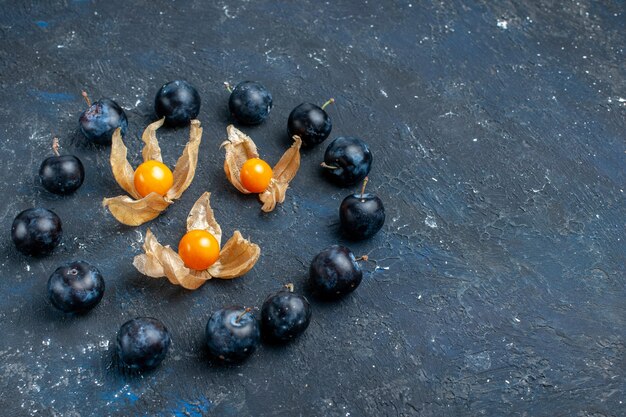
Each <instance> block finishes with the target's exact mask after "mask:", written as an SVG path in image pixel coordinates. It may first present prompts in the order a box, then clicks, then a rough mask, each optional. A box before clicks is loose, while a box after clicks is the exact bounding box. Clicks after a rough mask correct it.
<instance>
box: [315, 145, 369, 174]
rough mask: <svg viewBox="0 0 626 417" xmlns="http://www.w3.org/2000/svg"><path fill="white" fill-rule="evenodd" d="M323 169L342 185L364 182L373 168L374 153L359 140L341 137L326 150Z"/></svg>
mask: <svg viewBox="0 0 626 417" xmlns="http://www.w3.org/2000/svg"><path fill="white" fill-rule="evenodd" d="M322 167H324V168H325V170H326V173H327V174H328V175H329V176H330V177H331V178H332V179H333V180H334V181H335V182H337V183H338V184H340V185H352V184H355V183H357V182H359V181H362V180H363V179H364V178H365V177H367V174H369V172H370V169H371V168H372V153H371V152H370V149H369V146H368V145H367V143H365V142H364V141H362V140H361V139H359V138H355V137H350V136H340V137H338V138H336V139H335V140H333V141H332V142H331V143H330V144H329V145H328V148H326V152H325V153H324V162H323V163H322Z"/></svg>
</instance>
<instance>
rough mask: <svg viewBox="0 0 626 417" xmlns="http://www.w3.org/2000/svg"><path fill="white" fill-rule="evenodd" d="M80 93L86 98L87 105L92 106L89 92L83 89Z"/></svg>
mask: <svg viewBox="0 0 626 417" xmlns="http://www.w3.org/2000/svg"><path fill="white" fill-rule="evenodd" d="M80 95H81V96H83V98H84V99H85V102H87V107H91V100H89V96H88V95H87V92H86V91H82V92H81V93H80Z"/></svg>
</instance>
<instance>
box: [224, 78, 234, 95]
mask: <svg viewBox="0 0 626 417" xmlns="http://www.w3.org/2000/svg"><path fill="white" fill-rule="evenodd" d="M224 87H226V89H227V90H228V92H229V93H232V92H233V87H231V85H230V83H229V82H228V81H224Z"/></svg>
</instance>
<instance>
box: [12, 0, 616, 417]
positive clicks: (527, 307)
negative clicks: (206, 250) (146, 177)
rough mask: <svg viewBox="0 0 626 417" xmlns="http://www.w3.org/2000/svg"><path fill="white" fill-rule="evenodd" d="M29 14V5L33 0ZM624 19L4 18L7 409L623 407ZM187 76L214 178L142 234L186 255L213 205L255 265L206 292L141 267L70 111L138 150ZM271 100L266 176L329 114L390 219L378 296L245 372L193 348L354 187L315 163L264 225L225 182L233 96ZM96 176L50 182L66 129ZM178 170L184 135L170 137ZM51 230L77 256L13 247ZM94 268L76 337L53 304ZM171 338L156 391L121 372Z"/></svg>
mask: <svg viewBox="0 0 626 417" xmlns="http://www.w3.org/2000/svg"><path fill="white" fill-rule="evenodd" d="M31 3H32V4H31ZM625 47H626V2H624V1H591V0H580V1H546V0H537V1H525V2H519V1H512V0H505V1H497V2H496V1H493V2H486V1H470V0H464V1H437V2H433V3H430V2H429V3H426V2H419V1H417V0H408V1H397V2H391V1H389V2H379V1H371V0H370V1H369V2H367V1H365V2H357V1H332V2H319V1H298V2H287V1H270V0H262V1H228V2H224V1H216V2H208V1H165V0H158V1H150V2H148V1H144V2H123V1H69V0H68V1H58V2H55V1H38V2H26V1H23V2H22V1H2V2H0V87H1V91H2V94H1V95H0V141H1V144H2V154H3V156H2V163H1V165H0V186H1V189H2V195H3V196H4V197H3V199H2V202H0V219H1V222H2V228H3V229H4V231H5V232H4V237H3V238H2V239H0V259H1V268H2V269H1V270H2V277H1V279H0V335H1V337H0V406H1V407H2V412H1V414H2V415H3V416H70V417H78V416H80V417H85V416H108V415H111V416H135V415H136V416H193V417H196V416H205V415H206V416H314V415H315V416H333V417H334V416H337V417H339V416H341V417H348V416H352V417H358V416H479V415H483V416H505V415H510V416H513V415H515V416H579V417H583V416H589V417H591V416H593V417H600V416H624V415H626V405H624V401H626V396H625V394H626V390H625V385H626V383H625V382H624V381H625V374H626V359H625V355H626V346H625V343H626V331H625V328H626V308H625V297H626V277H625V274H624V267H625V265H626V259H625V254H626V245H625V242H624V231H625V222H626V209H625V201H624V188H626V170H625V166H626V165H625V162H626V160H625V159H626V158H625V153H624V150H625V138H626V65H625V63H626V56H625V51H624V48H625ZM176 78H183V79H187V80H189V81H190V82H191V83H193V84H195V85H196V86H197V88H198V90H199V92H200V94H201V96H202V100H203V103H202V108H201V112H200V116H199V118H200V120H201V121H202V123H203V126H204V136H203V142H202V145H201V148H200V151H201V155H200V158H199V167H198V171H197V175H196V179H195V181H194V183H193V184H192V185H191V187H190V188H189V190H188V191H187V192H186V193H185V195H184V196H183V198H182V199H181V200H180V201H178V202H177V203H176V204H175V205H174V206H172V207H171V208H170V209H169V210H168V211H167V213H166V214H164V215H163V216H161V217H160V218H159V219H157V220H155V221H153V222H151V223H150V224H149V226H150V227H151V228H152V230H153V231H154V232H155V234H156V235H157V236H158V238H159V240H160V241H161V242H162V243H164V244H171V245H173V246H175V245H176V243H177V241H178V239H179V238H180V236H181V235H182V233H183V231H184V224H185V223H184V222H185V217H186V214H187V212H188V210H189V209H190V207H191V205H192V204H193V202H194V201H195V200H196V199H197V198H198V197H199V196H200V194H201V193H202V192H203V191H204V190H210V191H212V192H213V199H212V203H213V206H214V208H215V211H216V216H217V218H218V221H219V222H220V223H221V225H222V227H223V229H224V232H225V234H226V235H230V234H231V233H232V232H233V231H234V230H235V229H236V228H238V229H240V230H241V231H242V232H243V233H244V235H246V236H250V237H251V239H252V240H253V241H255V242H257V243H259V245H260V246H261V247H262V256H261V259H260V260H259V262H258V264H257V265H256V267H255V268H254V269H253V270H252V271H251V272H250V273H249V274H247V275H246V276H245V277H243V278H240V279H237V280H234V281H227V282H223V281H222V282H219V281H212V282H209V283H207V284H206V285H205V286H204V287H202V288H201V289H199V290H197V291H195V292H188V291H185V290H183V289H180V288H178V287H173V286H172V285H170V284H169V283H168V282H167V281H166V280H165V279H163V280H151V279H148V278H145V277H143V276H141V275H140V274H139V273H137V272H136V271H135V270H134V268H133V267H132V265H131V261H132V258H133V256H134V255H136V254H137V253H139V251H140V247H141V237H142V235H143V234H144V233H145V230H146V228H147V226H148V225H144V226H141V227H138V228H128V227H124V226H121V225H119V224H117V223H116V221H115V220H114V219H113V218H112V217H111V216H110V215H109V214H108V213H107V212H106V211H105V210H104V209H103V208H102V207H101V199H102V198H103V197H105V196H115V195H118V194H120V193H121V190H120V189H119V187H118V186H117V185H116V183H115V182H114V180H113V178H112V176H111V173H110V169H109V165H108V152H109V150H108V148H102V147H94V146H91V145H89V144H86V143H85V141H84V139H83V138H82V137H81V135H80V133H79V132H78V130H77V120H78V116H79V114H80V112H81V111H82V110H83V109H84V108H85V104H84V103H83V101H82V99H81V97H80V91H81V90H82V89H86V90H88V91H89V93H90V95H91V96H92V98H93V99H97V98H100V97H111V98H113V99H114V100H116V101H118V102H119V103H120V104H121V105H122V107H124V108H125V109H126V113H127V115H128V118H129V122H130V128H129V133H128V135H127V138H126V142H127V144H128V146H129V148H130V155H132V159H133V162H134V163H136V162H137V161H138V160H139V159H138V156H139V151H140V149H141V147H140V140H139V137H140V134H141V132H142V130H143V128H144V127H145V126H146V125H147V124H148V123H149V122H151V121H153V120H155V117H154V115H153V113H152V111H153V99H154V95H155V93H156V91H157V90H158V88H159V87H160V86H161V85H162V84H163V83H164V82H166V81H169V80H172V79H176ZM245 79H252V80H259V81H261V82H263V83H264V84H265V85H266V86H267V87H268V88H269V89H270V90H271V91H272V93H273V96H274V109H273V111H272V113H271V116H270V119H269V120H268V121H267V122H266V123H264V124H263V125H261V126H258V127H255V128H245V129H244V130H245V131H246V132H247V133H249V134H251V135H252V136H253V138H254V139H255V140H256V142H257V144H258V145H259V148H260V150H261V154H262V156H263V157H264V158H266V159H268V160H269V161H270V162H275V161H276V160H277V159H278V157H279V156H280V155H281V154H282V152H283V151H284V149H285V148H286V147H287V146H289V143H290V140H289V139H288V138H287V137H286V133H285V132H286V121H287V116H288V114H289V112H290V111H291V109H292V108H293V107H295V106H296V105H298V104H299V103H301V102H302V101H312V102H316V103H323V102H324V101H325V100H326V99H328V98H329V97H334V98H335V99H336V100H337V103H336V104H335V105H334V106H332V107H330V108H329V113H330V115H331V117H332V118H333V122H334V128H333V132H332V136H331V137H336V136H339V135H355V136H360V137H362V138H363V139H365V140H366V141H368V142H369V143H370V145H371V148H372V151H373V153H374V165H373V170H372V173H371V175H370V178H371V182H370V186H371V190H372V191H375V192H376V193H378V194H379V195H380V197H381V198H382V199H383V200H384V202H385V205H386V209H387V222H386V224H385V226H384V228H383V229H382V231H381V232H380V233H379V234H378V235H377V236H375V237H374V238H373V239H371V240H369V241H365V242H361V243H353V242H349V245H350V246H351V247H352V249H353V250H354V251H355V252H356V253H357V254H363V253H366V254H369V256H370V258H372V259H374V260H375V261H376V263H370V265H369V266H368V267H367V269H368V272H367V274H366V277H365V279H364V282H363V283H362V285H361V286H360V287H359V289H358V290H357V291H356V293H354V294H353V295H352V296H349V297H347V298H346V299H344V300H342V301H340V302H337V303H319V302H314V303H313V307H314V313H313V320H312V323H311V326H310V328H309V330H308V332H307V333H306V334H305V335H304V336H303V337H302V338H300V339H299V340H297V341H295V343H293V344H291V345H289V346H287V347H284V348H269V347H262V348H261V349H260V350H259V351H258V352H257V353H256V354H255V355H254V356H253V357H252V358H251V359H250V360H249V361H247V362H245V363H243V364H241V365H239V366H232V367H221V366H218V365H216V364H214V363H213V362H211V361H210V360H209V359H208V357H207V353H206V351H205V349H204V347H203V346H204V344H203V334H204V326H205V323H206V321H207V319H208V316H209V314H210V313H211V312H212V311H213V310H214V309H217V308H219V307H222V306H224V305H230V304H242V305H246V306H259V305H260V304H261V302H262V300H263V298H264V297H265V295H266V294H268V293H270V292H272V291H274V290H275V289H277V288H279V287H280V286H281V285H282V284H284V283H286V282H289V281H293V282H295V284H296V287H298V288H302V284H303V283H304V280H305V277H306V273H307V268H308V263H309V261H310V260H311V259H312V257H313V256H314V255H315V254H316V253H317V252H318V251H320V250H321V249H323V248H324V247H326V246H328V245H330V244H334V243H337V242H344V241H343V240H342V239H341V237H340V236H339V234H338V231H337V223H338V207H339V203H340V201H341V200H342V199H343V197H344V196H345V195H347V194H348V193H349V192H350V191H351V190H349V189H341V188H337V187H336V186H334V185H332V184H329V183H328V182H326V181H325V180H324V178H323V177H321V176H320V172H319V167H318V165H319V162H321V160H322V155H323V152H324V149H325V145H323V146H320V147H318V148H315V149H313V150H307V151H305V152H304V153H303V157H302V167H301V170H300V172H299V174H298V176H297V177H296V179H295V180H294V181H293V183H292V188H291V189H290V191H289V192H288V194H287V200H286V202H285V204H284V205H282V206H280V207H279V208H278V209H277V210H276V211H275V212H273V213H271V214H268V215H264V214H262V213H261V212H260V205H259V203H258V202H257V200H256V199H255V198H254V197H250V196H243V195H240V194H238V193H237V192H236V191H235V189H234V188H233V187H232V186H230V184H228V183H227V181H226V179H225V177H224V174H223V171H222V161H223V150H220V149H219V144H220V143H221V141H222V140H223V139H224V138H225V128H226V126H227V124H228V123H229V116H228V113H227V99H228V93H227V92H226V91H225V90H224V88H223V86H222V83H223V82H224V81H226V80H228V81H231V82H237V81H241V80H245ZM53 134H54V135H58V136H59V137H60V140H61V145H62V148H63V150H64V151H66V152H71V153H74V154H76V155H78V156H79V157H80V158H81V159H82V161H83V162H84V164H85V165H86V170H87V177H86V181H85V184H84V185H83V187H82V188H81V189H80V190H79V191H78V192H77V193H76V194H75V195H73V196H70V197H66V198H60V197H57V196H54V195H51V194H49V193H47V192H46V191H45V190H43V188H42V187H41V186H40V185H39V184H38V182H37V178H36V173H37V169H38V167H39V164H40V162H41V160H43V158H44V157H46V156H47V155H49V145H50V142H51V138H52V135H53ZM160 138H161V146H162V148H163V152H164V157H165V162H166V163H169V164H173V163H174V161H175V160H176V158H177V157H178V156H179V154H180V152H181V150H182V147H183V146H184V143H185V141H186V138H187V130H186V129H180V130H169V131H163V132H160ZM35 205H38V206H44V207H48V208H50V209H53V210H54V211H56V212H57V213H58V214H59V215H60V216H61V218H62V220H63V222H64V232H65V236H64V239H63V244H62V246H61V247H60V248H58V249H57V250H56V252H55V253H54V254H53V255H52V256H49V257H47V258H44V259H34V258H29V257H25V256H23V255H21V254H19V253H18V252H17V251H16V250H15V248H14V247H13V245H12V243H11V240H10V237H9V230H10V226H11V222H12V221H13V218H14V217H15V215H16V214H17V213H18V212H19V211H21V210H23V209H26V208H28V207H32V206H35ZM73 259H84V260H87V261H89V262H92V263H94V264H96V265H98V267H99V268H100V269H101V271H102V273H103V274H104V276H105V278H106V284H107V290H106V293H105V297H104V299H103V301H102V303H101V304H100V305H99V306H98V307H97V308H96V309H95V310H94V311H92V312H91V313H90V314H88V315H86V316H83V317H65V316H63V315H62V314H60V313H58V312H56V311H55V310H54V309H53V308H52V307H51V306H50V305H49V303H48V301H47V298H46V290H45V288H46V281H47V278H48V276H49V275H50V273H51V272H52V271H53V270H54V269H55V268H56V267H57V266H58V265H59V264H61V263H63V262H66V261H69V260H73ZM140 315H149V316H154V317H157V318H160V319H161V320H163V321H164V322H165V323H166V325H167V326H168V327H169V328H170V330H171V333H172V338H173V346H172V349H171V350H170V354H169V356H168V358H167V359H166V360H165V361H164V362H163V363H162V365H161V366H160V368H158V369H157V370H156V371H154V372H151V373H147V374H144V375H143V376H133V375H127V374H125V373H123V372H121V371H120V370H119V369H118V368H117V366H116V365H115V361H114V360H113V350H112V347H113V340H114V337H115V334H116V332H117V330H118V328H119V326H120V325H121V324H122V323H123V322H124V321H126V320H128V319H130V318H133V317H135V316H140Z"/></svg>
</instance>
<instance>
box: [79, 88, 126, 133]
mask: <svg viewBox="0 0 626 417" xmlns="http://www.w3.org/2000/svg"><path fill="white" fill-rule="evenodd" d="M82 94H83V97H84V98H85V101H86V102H87V106H89V108H88V109H87V110H85V111H84V112H82V113H81V115H80V118H79V119H78V121H79V124H80V130H81V132H83V135H85V137H86V138H87V139H88V140H89V141H90V142H93V143H96V144H98V145H110V144H111V137H112V136H113V132H115V129H117V128H118V127H119V128H121V129H122V132H121V133H122V136H124V135H125V134H126V130H127V129H128V119H127V118H126V113H124V110H123V109H122V108H121V107H120V106H119V104H117V103H116V102H115V101H113V100H111V99H108V98H103V99H100V100H98V101H96V102H95V103H93V104H92V103H91V100H89V97H88V96H87V93H86V92H84V91H83V93H82Z"/></svg>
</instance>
